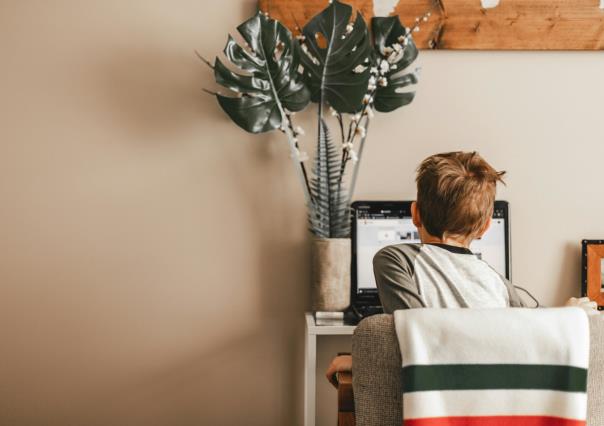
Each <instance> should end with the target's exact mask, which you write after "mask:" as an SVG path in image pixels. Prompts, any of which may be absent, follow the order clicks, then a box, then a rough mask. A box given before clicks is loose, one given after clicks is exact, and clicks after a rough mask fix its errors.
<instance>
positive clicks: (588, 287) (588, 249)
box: [581, 240, 604, 310]
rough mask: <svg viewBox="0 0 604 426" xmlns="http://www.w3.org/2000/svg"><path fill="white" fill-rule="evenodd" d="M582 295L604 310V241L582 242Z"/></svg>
mask: <svg viewBox="0 0 604 426" xmlns="http://www.w3.org/2000/svg"><path fill="white" fill-rule="evenodd" d="M581 254H582V256H581V257H582V263H583V264H582V269H581V295H582V296H583V297H589V299H590V300H592V301H594V302H596V303H597V304H598V310H603V309H604V240H583V241H582V242H581Z"/></svg>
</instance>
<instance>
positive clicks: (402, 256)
mask: <svg viewBox="0 0 604 426" xmlns="http://www.w3.org/2000/svg"><path fill="white" fill-rule="evenodd" d="M422 246H423V244H421V243H403V244H394V245H390V246H386V247H384V248H382V249H381V250H379V251H378V252H377V253H376V255H375V257H374V258H373V263H374V264H376V263H381V262H384V261H398V262H400V261H407V262H409V263H410V264H413V261H414V260H415V258H416V257H417V255H418V254H419V252H420V251H421V249H422Z"/></svg>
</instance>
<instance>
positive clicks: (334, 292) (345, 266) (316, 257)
mask: <svg viewBox="0 0 604 426" xmlns="http://www.w3.org/2000/svg"><path fill="white" fill-rule="evenodd" d="M349 305H350V238H315V239H314V240H313V247H312V308H313V310H314V311H327V312H336V311H343V310H345V309H346V308H347V307H348V306H349Z"/></svg>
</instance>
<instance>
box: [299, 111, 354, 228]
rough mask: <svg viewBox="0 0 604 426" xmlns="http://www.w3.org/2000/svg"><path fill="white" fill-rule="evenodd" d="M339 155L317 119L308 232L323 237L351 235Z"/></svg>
mask: <svg viewBox="0 0 604 426" xmlns="http://www.w3.org/2000/svg"><path fill="white" fill-rule="evenodd" d="M340 167H341V165H340V154H339V152H338V149H337V148H336V146H335V144H334V143H333V141H332V140H331V137H330V136H329V128H328V127H327V124H325V121H324V120H323V119H322V118H319V140H318V141H317V154H316V157H315V166H314V169H313V172H314V173H313V174H314V177H313V179H312V181H311V183H310V191H311V194H312V196H313V200H314V202H313V203H312V205H311V206H310V211H309V218H310V225H311V231H312V232H313V234H315V235H316V236H318V237H322V238H346V237H349V236H350V216H349V208H348V204H349V201H350V200H349V199H348V194H347V193H346V191H345V190H344V188H343V186H342V185H341V180H340V173H341V170H340Z"/></svg>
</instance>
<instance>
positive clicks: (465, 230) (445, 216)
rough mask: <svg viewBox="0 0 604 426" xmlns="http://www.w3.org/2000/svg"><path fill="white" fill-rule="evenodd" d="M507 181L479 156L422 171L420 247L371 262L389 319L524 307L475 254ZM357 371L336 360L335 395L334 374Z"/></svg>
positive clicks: (443, 159)
mask: <svg viewBox="0 0 604 426" xmlns="http://www.w3.org/2000/svg"><path fill="white" fill-rule="evenodd" d="M504 174H505V172H498V171H496V170H495V169H494V168H493V167H491V165H489V163H487V162H486V161H485V160H484V159H483V158H482V157H481V156H480V155H478V154H477V153H476V152H449V153H444V154H436V155H432V156H430V157H428V158H426V159H425V160H424V161H423V162H422V163H421V164H420V166H419V168H418V170H417V178H416V183H417V200H416V201H415V202H414V203H413V204H412V205H411V215H412V218H413V224H414V225H415V226H416V227H417V229H418V232H419V235H420V240H421V244H399V245H394V246H389V247H385V248H383V249H382V250H380V251H379V252H378V253H377V254H376V255H375V257H374V259H373V272H374V274H375V279H376V282H377V287H378V292H379V295H380V300H381V302H382V305H383V307H384V312H386V313H392V312H394V311H395V310H397V309H410V308H497V307H501V308H503V307H523V306H526V305H525V304H524V302H523V301H522V300H521V299H520V297H519V296H518V294H517V293H516V290H515V288H514V286H513V285H512V284H511V283H510V282H509V281H508V280H506V279H505V278H504V277H503V276H501V275H500V274H499V273H498V272H496V271H495V270H494V269H493V268H492V267H491V266H489V265H488V264H487V263H486V262H485V261H483V260H480V259H478V258H477V257H476V256H475V255H474V254H472V252H471V251H470V249H469V247H470V243H471V242H472V241H473V240H475V239H477V238H480V237H482V235H483V234H484V233H485V232H486V231H487V229H488V228H489V226H490V224H491V217H492V215H493V207H494V202H495V190H496V186H497V183H498V182H501V183H503V179H502V177H503V175H504ZM567 305H575V306H581V307H583V308H584V309H586V310H588V311H591V312H589V313H595V312H596V311H594V309H595V302H590V301H589V300H588V299H587V298H581V299H574V298H572V299H571V300H569V302H567ZM351 368H352V359H351V357H350V355H344V356H339V357H336V358H335V359H334V360H333V361H332V363H331V365H330V366H329V368H328V369H327V372H326V376H327V379H328V380H329V381H330V382H331V383H332V384H334V386H336V387H337V380H336V378H335V373H336V372H338V371H350V370H351Z"/></svg>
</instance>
